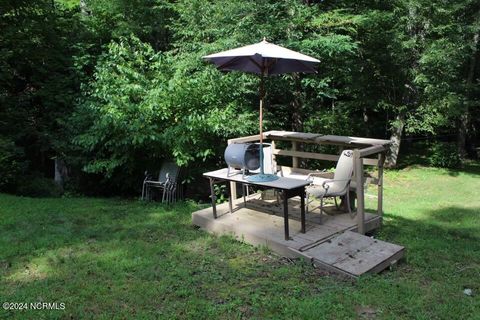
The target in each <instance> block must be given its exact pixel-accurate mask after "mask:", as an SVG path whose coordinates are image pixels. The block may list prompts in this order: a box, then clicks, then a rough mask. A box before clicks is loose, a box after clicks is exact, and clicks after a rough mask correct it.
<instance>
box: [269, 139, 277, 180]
mask: <svg viewBox="0 0 480 320" xmlns="http://www.w3.org/2000/svg"><path fill="white" fill-rule="evenodd" d="M271 144H272V165H273V172H277V171H278V164H277V157H276V156H275V154H274V153H273V150H275V140H272V142H271Z"/></svg>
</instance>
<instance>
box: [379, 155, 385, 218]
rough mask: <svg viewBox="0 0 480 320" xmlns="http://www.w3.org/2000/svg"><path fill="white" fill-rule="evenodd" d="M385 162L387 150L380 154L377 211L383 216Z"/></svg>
mask: <svg viewBox="0 0 480 320" xmlns="http://www.w3.org/2000/svg"><path fill="white" fill-rule="evenodd" d="M384 163H385V152H382V153H380V154H379V155H378V197H377V213H378V215H380V216H383V164H384Z"/></svg>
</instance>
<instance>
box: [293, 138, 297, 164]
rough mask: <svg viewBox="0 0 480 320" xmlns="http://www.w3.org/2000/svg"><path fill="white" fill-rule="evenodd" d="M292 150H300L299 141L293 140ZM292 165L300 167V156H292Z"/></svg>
mask: <svg viewBox="0 0 480 320" xmlns="http://www.w3.org/2000/svg"><path fill="white" fill-rule="evenodd" d="M292 151H293V152H294V153H295V152H298V143H297V141H292ZM292 167H293V168H298V157H296V156H292Z"/></svg>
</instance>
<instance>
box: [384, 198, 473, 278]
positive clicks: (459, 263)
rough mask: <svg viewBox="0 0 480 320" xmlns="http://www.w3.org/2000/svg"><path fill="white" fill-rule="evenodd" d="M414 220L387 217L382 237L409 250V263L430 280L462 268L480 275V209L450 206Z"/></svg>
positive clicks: (453, 273) (427, 212)
mask: <svg viewBox="0 0 480 320" xmlns="http://www.w3.org/2000/svg"><path fill="white" fill-rule="evenodd" d="M426 216H427V218H423V219H419V220H412V219H407V218H404V217H400V216H397V215H392V214H385V223H384V227H383V228H382V229H381V231H380V234H381V235H382V237H383V238H384V239H386V240H387V241H391V242H394V243H398V244H401V245H403V246H405V248H406V250H407V256H406V259H407V263H408V264H409V265H410V266H412V267H414V268H417V269H418V271H422V270H424V271H427V270H428V272H429V273H430V275H429V277H437V278H438V279H441V278H442V277H445V276H446V277H449V276H452V275H455V273H456V272H458V271H459V270H461V269H462V268H465V267H467V268H471V269H472V270H471V272H472V273H471V275H472V276H474V274H475V273H476V274H477V276H478V273H480V255H478V254H475V252H477V253H478V252H480V224H479V219H480V208H462V207H454V206H451V207H447V208H442V209H439V210H428V211H426Z"/></svg>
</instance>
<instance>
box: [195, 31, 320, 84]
mask: <svg viewBox="0 0 480 320" xmlns="http://www.w3.org/2000/svg"><path fill="white" fill-rule="evenodd" d="M203 58H204V59H205V60H207V61H210V62H212V63H214V64H215V65H216V66H217V68H218V69H219V70H222V71H234V70H238V71H244V72H250V73H256V74H261V75H265V76H268V75H275V74H284V73H291V72H304V73H315V72H316V65H317V64H318V63H319V62H320V61H319V60H317V59H315V58H312V57H309V56H307V55H304V54H301V53H299V52H295V51H293V50H290V49H287V48H284V47H281V46H277V45H275V44H273V43H269V42H267V41H266V40H265V39H263V41H262V42H259V43H256V44H252V45H248V46H244V47H240V48H236V49H232V50H227V51H223V52H219V53H215V54H211V55H208V56H205V57H203Z"/></svg>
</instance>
